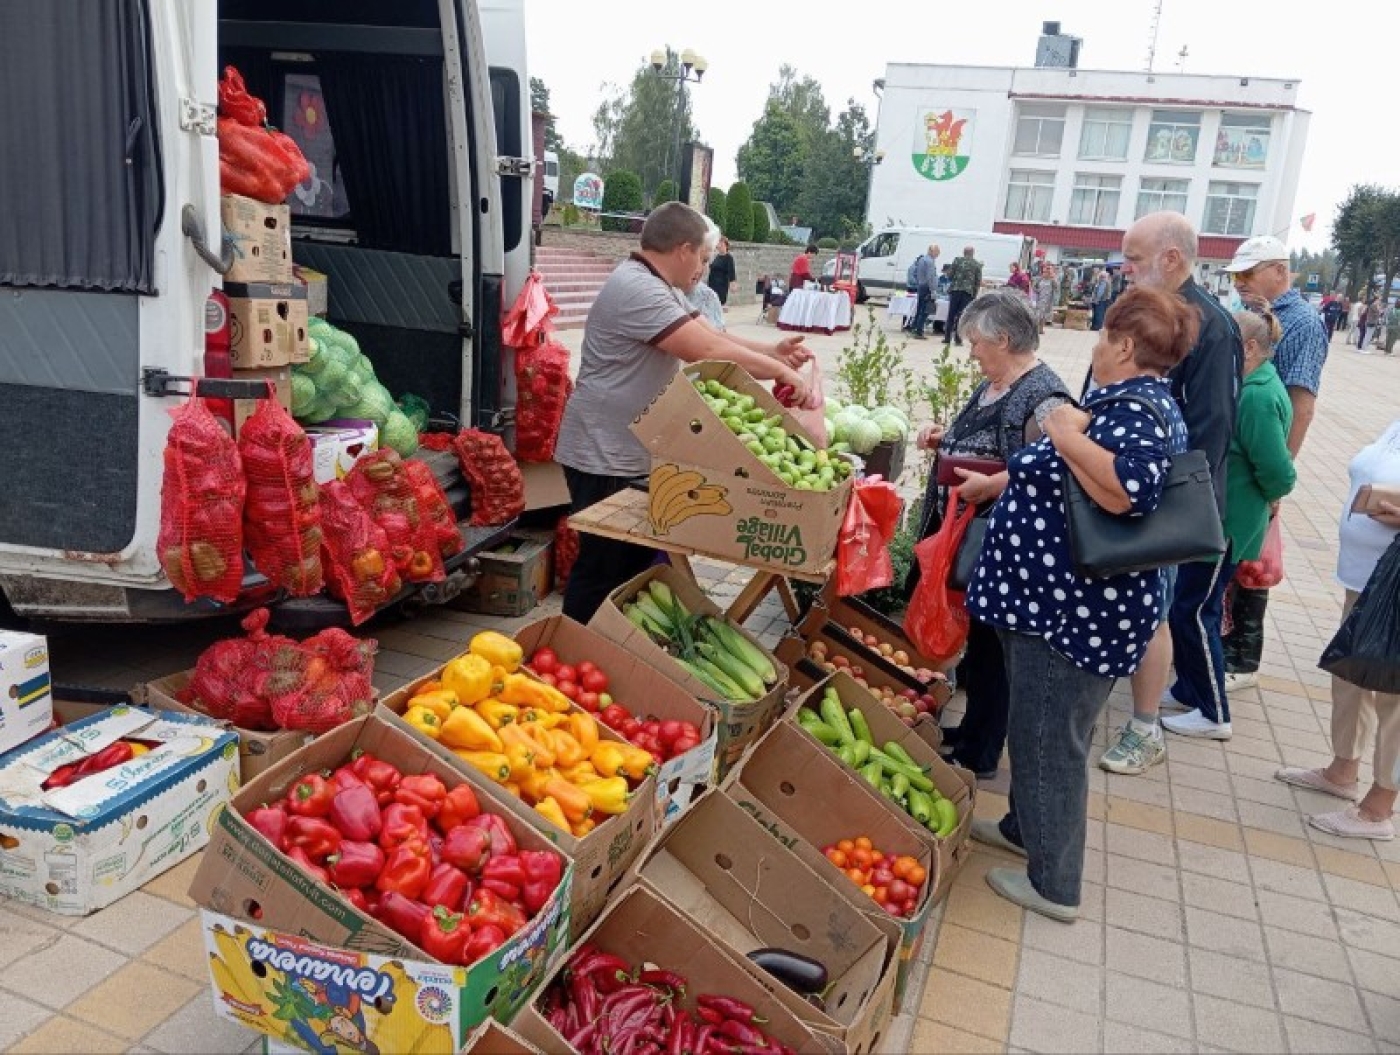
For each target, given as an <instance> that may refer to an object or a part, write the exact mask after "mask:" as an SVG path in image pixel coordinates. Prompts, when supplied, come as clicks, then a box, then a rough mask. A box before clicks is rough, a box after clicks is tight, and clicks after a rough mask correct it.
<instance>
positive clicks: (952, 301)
mask: <svg viewBox="0 0 1400 1055" xmlns="http://www.w3.org/2000/svg"><path fill="white" fill-rule="evenodd" d="M971 303H972V294H971V293H963V292H962V291H960V290H954V291H953V292H952V293H949V294H948V321H947V322H945V323H944V324H943V343H944V344H947V343H948V342H949V341H953V340H956V341H957V342H958V343H959V344H962V338H961V337H959V336H958V320H959V319H960V318H962V313H963V309H964V308H965V307H967V306H968V305H969V304H971Z"/></svg>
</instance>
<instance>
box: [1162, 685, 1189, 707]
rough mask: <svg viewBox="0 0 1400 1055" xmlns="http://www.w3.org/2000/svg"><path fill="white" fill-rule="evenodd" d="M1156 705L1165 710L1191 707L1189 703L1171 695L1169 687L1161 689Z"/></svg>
mask: <svg viewBox="0 0 1400 1055" xmlns="http://www.w3.org/2000/svg"><path fill="white" fill-rule="evenodd" d="M1157 706H1158V707H1161V708H1162V709H1163V710H1167V711H1189V710H1191V709H1192V708H1191V705H1190V704H1189V703H1182V702H1181V701H1180V700H1178V699H1177V698H1176V697H1175V696H1173V695H1172V690H1171V688H1170V687H1168V688H1165V689H1163V690H1162V698H1161V699H1160V700H1158V701H1157Z"/></svg>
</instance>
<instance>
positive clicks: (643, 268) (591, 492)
mask: <svg viewBox="0 0 1400 1055" xmlns="http://www.w3.org/2000/svg"><path fill="white" fill-rule="evenodd" d="M710 230H711V229H710V227H708V226H707V223H706V218H705V217H704V216H703V215H702V214H701V213H699V212H696V211H695V210H694V209H692V208H691V207H690V206H689V205H686V204H684V203H682V202H666V203H665V204H664V205H661V206H659V207H658V208H656V209H653V210H652V212H651V214H650V215H649V216H648V217H647V219H646V222H645V223H644V224H643V225H642V232H641V245H640V248H639V250H638V251H637V252H635V253H633V254H632V255H631V257H629V258H628V259H627V260H624V261H623V262H622V263H620V264H619V265H618V266H617V267H616V268H615V269H614V270H613V272H612V274H611V275H609V276H608V280H607V282H606V283H604V285H603V288H602V289H601V290H599V292H598V296H597V298H596V299H595V300H594V302H593V306H592V308H590V309H589V312H588V320H587V322H586V323H585V324H584V332H583V347H582V358H581V362H580V366H579V372H578V381H577V385H576V387H575V389H574V393H573V395H572V396H571V397H570V398H569V402H568V406H567V407H566V408H565V411H564V420H563V423H562V425H561V426H560V429H559V439H558V442H557V444H556V448H555V460H556V461H558V462H559V464H560V465H562V466H563V467H564V477H565V480H566V482H567V484H568V487H569V504H570V507H571V510H572V511H573V512H575V513H577V512H580V511H582V510H583V509H586V508H587V507H589V506H591V505H594V504H596V503H598V502H601V501H602V500H603V499H605V498H607V497H609V496H610V495H613V494H616V493H617V492H619V491H621V490H624V489H625V488H627V487H629V486H631V485H632V484H633V483H634V482H636V481H645V479H646V477H647V474H648V472H649V470H650V468H651V458H650V456H649V455H648V454H647V450H646V448H645V447H644V446H642V444H641V442H640V441H638V440H637V438H636V437H635V436H633V435H632V432H631V430H630V429H629V428H628V425H629V424H630V423H631V421H632V420H633V419H634V418H636V417H637V415H638V414H640V413H641V412H642V410H643V409H644V408H645V407H646V406H647V404H648V403H650V402H651V401H652V400H653V399H655V398H656V396H657V395H658V394H659V393H660V392H661V390H662V389H664V388H665V387H666V385H668V384H669V383H670V382H671V380H672V379H673V378H674V377H675V375H676V371H677V370H679V369H680V364H681V363H683V362H685V363H690V362H697V361H699V360H702V359H720V360H725V361H728V362H732V363H737V364H738V365H739V366H741V367H743V368H744V369H745V370H747V371H748V372H749V373H750V374H752V375H753V376H754V377H756V378H759V379H761V380H765V381H782V382H784V383H786V384H789V385H792V386H793V387H794V388H795V390H796V393H797V398H798V400H799V401H800V402H806V401H807V399H808V398H809V392H808V386H807V381H806V378H805V373H799V371H798V369H797V368H798V367H800V366H801V365H802V364H803V363H805V362H807V361H808V360H809V359H811V357H812V356H811V352H810V351H808V350H807V349H806V348H805V347H804V346H803V344H802V338H801V336H800V335H788V336H785V337H783V338H782V339H781V340H779V341H778V342H776V343H768V344H765V343H762V342H759V341H752V340H748V339H737V338H735V337H733V336H731V335H727V334H722V333H718V332H716V331H715V330H713V329H711V328H710V327H709V326H706V325H704V324H703V323H701V322H699V321H698V313H697V312H696V311H695V309H693V308H691V307H690V305H689V304H687V303H686V301H685V298H684V296H683V295H682V293H681V290H682V289H687V288H689V287H691V286H693V285H695V284H696V283H697V282H699V281H700V279H701V277H702V276H703V275H704V274H705V269H706V267H707V266H708V263H709V251H708V249H707V243H708V242H709V239H710V238H711V237H712V235H711V233H710ZM709 244H710V245H712V244H713V243H709ZM654 557H655V554H654V553H653V551H652V550H650V549H648V548H646V547H644V546H638V545H635V544H633V543H628V542H620V541H616V540H613V539H605V538H602V537H600V536H598V535H589V534H580V537H579V553H578V559H577V561H576V562H575V564H574V570H573V572H572V573H571V574H570V576H569V584H568V587H567V589H566V590H565V594H564V613H565V614H566V615H568V616H570V617H571V618H573V619H575V620H577V621H579V622H581V623H586V622H588V620H589V619H591V618H592V616H593V613H594V612H595V611H597V609H598V606H599V605H600V604H601V603H602V602H603V599H604V598H605V597H606V596H607V595H608V593H609V592H611V591H612V590H614V589H616V588H617V587H618V586H620V585H621V584H622V583H624V582H626V581H627V580H628V579H630V578H632V577H633V576H635V575H637V574H639V573H640V572H642V571H644V570H645V569H646V568H647V566H648V565H649V564H650V563H651V562H652V560H653V559H654Z"/></svg>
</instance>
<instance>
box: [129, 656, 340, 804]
mask: <svg viewBox="0 0 1400 1055" xmlns="http://www.w3.org/2000/svg"><path fill="white" fill-rule="evenodd" d="M193 675H194V671H192V670H186V671H183V672H181V673H179V674H171V675H170V676H168V677H164V678H157V679H156V680H155V681H148V682H146V684H144V685H138V686H137V687H136V689H135V691H134V692H133V693H132V695H133V696H134V697H135V698H136V699H137V700H138V701H139V702H140V703H144V704H146V705H147V706H149V707H152V708H154V709H155V710H157V711H173V712H174V713H176V714H187V715H192V716H194V717H197V718H200V719H202V720H203V721H205V722H208V723H209V724H210V725H217V726H220V727H221V728H225V729H230V730H232V731H233V732H234V733H235V734H236V735H237V737H238V769H239V775H240V778H241V780H242V782H243V783H244V784H250V783H252V781H253V780H254V778H256V777H257V776H259V775H260V774H262V773H263V772H264V771H266V770H269V769H271V768H272V767H273V766H275V765H276V764H277V763H278V762H280V761H282V759H284V758H286V757H288V756H289V755H292V754H295V753H296V752H297V751H300V750H301V749H302V748H303V747H305V746H306V745H307V744H309V743H310V742H311V741H312V740H314V739H315V736H313V735H312V734H311V733H306V732H297V731H295V730H291V729H278V730H275V731H273V732H262V731H260V730H256V729H243V728H240V727H239V726H236V725H232V724H230V723H229V722H223V721H220V720H219V719H217V718H212V717H210V716H209V715H207V714H205V713H204V712H203V711H201V710H199V709H198V708H196V707H191V706H190V705H189V704H186V703H182V702H181V701H180V693H181V692H182V691H183V690H184V689H186V688H188V687H189V684H190V678H191V677H193Z"/></svg>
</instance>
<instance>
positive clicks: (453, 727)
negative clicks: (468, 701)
mask: <svg viewBox="0 0 1400 1055" xmlns="http://www.w3.org/2000/svg"><path fill="white" fill-rule="evenodd" d="M438 739H439V740H441V741H442V742H443V743H444V744H446V745H447V746H448V747H454V748H461V749H463V750H466V751H495V752H497V753H500V752H501V751H503V750H504V745H502V743H501V738H500V737H499V736H497V735H496V730H494V729H492V728H491V727H490V726H489V725H487V724H486V719H485V718H483V717H482V716H481V715H479V714H477V713H476V712H475V711H474V710H472V709H471V708H470V707H458V708H456V709H455V710H454V711H453V712H452V713H451V714H449V715H448V716H447V721H445V722H443V723H442V734H441V735H440V736H439V737H438Z"/></svg>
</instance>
